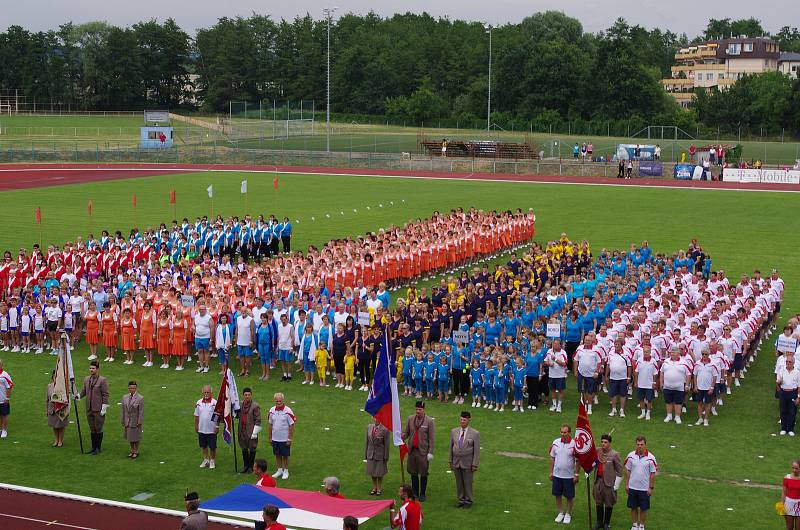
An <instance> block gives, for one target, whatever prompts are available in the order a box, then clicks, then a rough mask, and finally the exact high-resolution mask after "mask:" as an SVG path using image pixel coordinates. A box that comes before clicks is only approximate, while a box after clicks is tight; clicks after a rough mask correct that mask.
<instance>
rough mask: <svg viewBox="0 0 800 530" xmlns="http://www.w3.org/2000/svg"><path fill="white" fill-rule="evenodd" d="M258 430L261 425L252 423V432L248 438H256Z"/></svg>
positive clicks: (259, 430)
mask: <svg viewBox="0 0 800 530" xmlns="http://www.w3.org/2000/svg"><path fill="white" fill-rule="evenodd" d="M260 432H261V425H254V426H253V434H252V436H250V439H251V440H255V439H256V438H258V433H260Z"/></svg>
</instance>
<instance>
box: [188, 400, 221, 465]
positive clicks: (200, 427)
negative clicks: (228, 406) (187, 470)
mask: <svg viewBox="0 0 800 530" xmlns="http://www.w3.org/2000/svg"><path fill="white" fill-rule="evenodd" d="M212 396H213V394H212V390H211V385H205V386H204V387H203V397H202V398H200V399H199V400H197V403H195V405H194V431H195V432H196V433H197V439H198V442H199V444H200V451H201V452H202V454H203V461H202V462H200V467H207V468H209V469H214V468H215V467H217V464H216V462H215V460H216V458H217V432H219V424H218V423H216V422H215V421H213V420H212V417H213V416H214V409H215V408H216V406H217V400H216V399H214V398H213V397H212Z"/></svg>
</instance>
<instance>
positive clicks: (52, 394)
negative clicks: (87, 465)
mask: <svg viewBox="0 0 800 530" xmlns="http://www.w3.org/2000/svg"><path fill="white" fill-rule="evenodd" d="M74 386H75V372H74V371H73V368H72V351H71V348H70V342H69V337H68V336H67V334H66V333H63V332H62V334H61V347H60V348H59V355H58V359H56V369H55V370H54V371H53V378H52V382H51V383H50V384H49V385H47V424H48V425H49V426H50V427H51V428H52V429H53V434H54V437H55V440H54V442H53V447H62V446H63V445H64V430H65V429H66V427H67V425H68V424H69V413H70V409H71V407H70V395H72V396H74V395H75V394H76V392H75V390H74ZM75 422H76V425H77V427H78V441H79V444H80V448H81V453H83V437H82V436H81V419H80V415H79V414H76V415H75Z"/></svg>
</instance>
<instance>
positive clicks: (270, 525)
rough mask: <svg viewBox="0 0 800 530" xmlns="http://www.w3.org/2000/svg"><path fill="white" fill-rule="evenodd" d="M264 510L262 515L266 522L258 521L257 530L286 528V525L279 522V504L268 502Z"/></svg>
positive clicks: (282, 529)
mask: <svg viewBox="0 0 800 530" xmlns="http://www.w3.org/2000/svg"><path fill="white" fill-rule="evenodd" d="M262 512H263V513H262V514H261V517H262V518H263V519H264V522H263V523H261V522H259V523H256V530H259V529H262V530H286V527H285V526H283V525H282V524H281V523H279V522H278V516H279V515H280V513H281V511H280V510H279V509H278V507H277V506H275V505H272V504H267V505H266V506H264V509H263V510H262Z"/></svg>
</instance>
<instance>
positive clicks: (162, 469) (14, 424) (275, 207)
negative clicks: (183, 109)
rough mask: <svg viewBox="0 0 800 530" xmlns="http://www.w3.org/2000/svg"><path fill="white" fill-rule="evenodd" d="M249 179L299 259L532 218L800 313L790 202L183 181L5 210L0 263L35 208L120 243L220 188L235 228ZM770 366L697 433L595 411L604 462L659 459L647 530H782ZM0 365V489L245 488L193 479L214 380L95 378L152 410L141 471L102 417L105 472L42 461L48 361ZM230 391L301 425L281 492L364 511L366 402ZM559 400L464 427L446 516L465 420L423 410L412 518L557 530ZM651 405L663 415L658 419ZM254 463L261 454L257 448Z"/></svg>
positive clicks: (68, 458) (265, 389)
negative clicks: (605, 446)
mask: <svg viewBox="0 0 800 530" xmlns="http://www.w3.org/2000/svg"><path fill="white" fill-rule="evenodd" d="M245 176H246V177H247V178H248V185H249V189H250V191H251V194H250V197H249V207H248V208H247V210H248V211H249V212H250V213H254V214H257V213H265V214H269V213H272V212H274V213H276V214H277V215H287V216H289V217H290V218H291V219H293V220H294V219H299V220H300V223H299V224H296V225H295V234H296V235H295V238H294V244H295V245H296V246H297V247H298V248H302V247H305V246H306V245H308V244H310V243H316V244H319V243H322V242H324V241H325V240H327V239H329V238H331V237H339V236H343V235H346V234H358V233H362V232H364V231H366V230H374V229H377V228H378V227H380V226H386V225H388V224H390V223H402V222H404V221H406V220H409V219H411V218H415V217H418V216H425V215H428V214H430V213H431V212H432V211H433V210H435V209H438V210H447V209H449V208H452V207H457V206H464V207H469V206H476V207H479V208H487V209H488V208H497V209H500V208H515V207H523V208H527V207H532V208H534V209H535V211H536V214H537V221H538V222H537V239H539V240H546V239H549V238H554V237H557V236H558V235H559V234H560V233H561V232H562V231H566V232H567V233H568V234H569V235H570V236H571V237H572V238H578V239H584V238H585V239H588V240H589V241H590V242H591V244H592V248H593V250H594V251H595V252H597V251H599V250H600V249H601V248H603V247H606V248H627V246H628V245H629V244H630V243H632V242H635V243H639V242H641V241H642V240H643V239H647V240H649V241H650V244H651V246H652V247H654V248H655V249H656V250H660V251H669V252H672V251H674V250H677V249H678V248H685V246H686V244H687V243H688V241H689V240H690V239H691V238H697V239H699V241H700V242H701V244H702V245H703V247H704V248H705V249H706V251H707V252H708V253H709V254H710V255H711V256H712V257H713V259H714V266H715V268H719V267H724V268H725V270H726V271H727V273H728V276H729V277H730V278H732V279H734V280H735V279H736V278H738V275H739V274H741V273H749V272H752V270H753V269H754V268H760V269H761V270H768V269H769V268H770V267H777V268H778V269H779V270H780V273H781V276H782V277H783V278H784V280H785V281H786V284H787V291H786V300H785V303H784V309H783V315H782V317H783V318H784V319H785V318H786V317H787V316H788V315H791V314H793V313H794V312H796V311H798V307H799V305H798V302H800V295H798V289H797V284H798V282H799V281H800V271H798V269H797V266H796V264H797V263H798V262H799V261H798V260H800V250H798V248H797V246H796V245H794V244H792V239H791V238H792V237H793V236H794V234H796V233H798V230H800V220H798V217H797V216H796V215H795V213H794V209H795V208H794V205H795V204H796V201H797V197H796V196H795V195H794V194H790V193H745V192H722V191H704V190H669V189H650V188H623V187H596V186H593V187H589V186H554V185H535V184H517V183H504V182H462V181H434V180H432V181H421V180H410V179H409V180H403V179H377V178H368V177H334V176H325V175H322V176H319V175H317V176H308V175H280V177H279V178H280V188H279V191H278V193H277V194H276V193H275V192H274V191H273V190H272V178H271V177H272V176H271V175H266V174H261V175H259V174H249V175H245V174H236V173H213V172H211V173H195V174H185V175H170V176H164V177H152V178H141V179H133V180H122V181H115V182H109V183H101V184H86V185H70V186H61V187H54V188H47V189H38V190H22V191H13V192H5V193H2V194H0V199H2V201H3V204H4V211H3V214H4V218H5V219H11V220H14V219H16V220H19V222H18V223H16V224H15V225H14V229H13V230H4V231H2V232H0V249H5V248H11V249H14V248H16V247H18V246H20V245H24V246H30V244H31V243H32V242H33V241H35V240H38V239H39V237H40V234H39V228H38V227H37V226H36V225H35V224H34V222H33V209H34V208H35V207H36V206H41V207H42V212H43V225H42V235H43V242H44V243H48V242H59V243H60V242H63V241H65V240H67V239H70V238H73V237H74V236H76V235H77V234H82V235H84V236H85V234H86V233H87V232H89V231H95V232H99V230H100V228H101V227H102V228H111V229H121V230H123V231H125V230H126V229H128V228H129V227H130V226H132V225H140V226H147V225H151V224H155V223H158V222H162V221H169V220H171V219H172V217H173V213H172V209H171V207H170V206H169V204H168V193H169V190H170V189H173V188H175V189H176V190H177V197H178V204H177V214H178V217H184V216H186V217H189V218H193V217H194V216H196V215H200V214H206V213H210V209H211V204H210V201H209V200H208V198H207V196H206V192H205V189H206V187H207V186H208V185H209V184H213V185H214V191H215V199H214V213H222V214H224V215H228V214H241V213H243V211H244V210H245V208H244V204H243V201H242V197H241V195H240V194H239V183H240V182H241V180H242V178H244V177H245ZM134 191H135V192H136V193H137V196H138V204H139V208H138V210H136V211H135V212H134V211H133V210H132V208H131V206H130V195H131V193H133V192H134ZM88 199H92V200H93V202H94V211H95V216H94V218H93V219H92V220H91V221H89V220H88V219H87V216H86V201H87V200H88ZM389 200H392V201H394V205H391V204H390V203H389V202H388V201H389ZM404 200H405V202H403V201H404ZM379 204H383V207H382V208H381V207H379ZM367 206H370V209H369V210H367V209H366V207H367ZM353 209H356V210H357V213H353ZM340 212H343V214H342V213H340ZM326 214H329V215H330V218H328V217H327V216H326ZM312 216H313V217H314V218H315V220H314V221H312V220H311V217H312ZM86 354H87V353H86V351H85V349H84V348H83V347H81V348H79V350H78V351H77V353H76V371H77V372H78V373H81V372H83V371H84V370H85V361H84V359H85V355H86ZM772 356H773V353H772V349H771V348H770V347H766V348H765V349H764V351H763V352H762V353H761V355H760V356H759V358H758V360H757V362H756V364H755V367H754V369H753V370H751V371H750V373H749V374H748V377H747V378H746V379H745V381H744V382H743V387H742V388H740V389H738V391H737V392H735V393H734V395H733V396H731V398H732V399H729V400H728V401H727V403H726V405H725V406H724V407H722V409H721V415H720V416H719V417H718V418H714V419H713V421H712V424H711V426H710V427H708V428H697V427H689V426H688V425H687V423H690V422H685V423H684V425H682V426H677V425H675V424H669V425H665V424H663V423H662V422H661V421H659V420H660V418H659V415H656V418H655V421H652V422H648V423H645V422H642V421H637V420H636V419H635V415H630V414H629V417H628V418H626V419H622V420H621V419H619V418H614V419H610V418H608V417H607V416H606V415H605V413H604V411H606V410H607V398H601V405H600V406H598V407H596V411H597V413H596V414H595V415H594V416H592V417H591V420H592V426H593V430H594V431H595V433H596V435H599V433H601V432H607V431H609V430H611V429H614V439H615V446H616V448H617V449H618V450H619V451H620V452H621V453H623V455H624V454H625V453H627V452H628V451H630V450H631V449H632V448H633V442H634V438H635V437H636V436H637V435H639V434H643V435H645V436H647V438H648V440H649V447H650V450H651V451H652V452H653V453H654V454H655V455H656V457H657V458H658V461H659V464H660V467H661V474H660V476H659V478H658V479H657V481H656V491H655V496H654V501H653V502H654V504H653V509H652V514H651V517H650V519H649V524H648V528H650V529H674V528H722V527H728V526H738V527H741V528H748V529H750V528H753V529H757V528H775V527H778V525H782V524H783V523H782V522H781V521H779V520H778V517H777V516H776V515H775V514H774V510H773V508H772V505H773V504H774V503H775V502H776V501H777V500H778V499H779V491H778V490H776V489H774V486H775V485H776V484H779V483H780V479H781V477H782V476H783V475H784V474H785V473H787V472H788V468H789V461H790V459H792V458H795V457H796V456H797V442H796V441H795V440H794V439H789V438H781V437H775V436H773V433H775V432H776V427H777V422H776V420H777V405H776V403H775V401H774V400H773V398H772V375H771V372H772V365H773V361H772ZM3 358H4V360H5V361H6V368H7V369H8V371H9V372H10V373H11V375H12V376H13V377H14V378H15V383H16V387H15V394H14V400H13V405H12V407H13V415H12V421H11V431H10V433H11V434H10V437H9V438H7V439H5V440H3V441H2V444H0V447H2V449H0V454H2V456H3V461H4V466H3V481H5V482H11V483H17V484H23V485H27V486H33V487H44V488H50V489H57V490H63V491H68V492H72V493H79V494H84V495H90V496H97V497H104V498H112V499H118V500H125V501H127V500H129V499H130V497H132V496H134V495H136V494H137V493H140V492H151V493H153V494H154V496H153V497H152V498H151V499H149V500H148V501H147V503H149V504H153V505H158V506H164V507H171V508H180V507H181V495H182V494H183V493H184V492H185V490H186V488H192V489H195V488H196V489H197V490H199V491H200V492H201V494H202V495H203V496H204V497H205V498H209V497H211V496H214V495H217V494H219V493H222V492H224V491H226V490H228V489H230V488H232V487H233V486H235V485H237V484H239V483H241V482H243V481H245V480H247V481H249V480H250V479H249V478H248V479H243V478H241V477H239V476H237V475H234V474H233V470H232V462H231V460H232V456H231V453H230V452H229V450H226V449H222V450H221V451H220V456H219V457H218V460H219V462H220V466H219V468H218V469H216V470H215V471H209V470H200V469H198V467H197V466H198V464H199V451H198V450H197V449H196V441H195V437H194V433H193V432H192V417H191V414H192V409H193V403H194V401H195V400H196V399H198V397H199V392H200V387H201V385H202V384H203V383H212V384H214V385H215V390H216V385H217V384H218V377H217V376H216V375H214V374H205V375H198V374H195V373H194V372H193V371H191V372H183V373H176V372H174V371H170V372H167V373H165V371H161V370H158V369H145V368H141V367H139V366H138V365H137V366H133V367H124V366H122V365H121V364H119V363H115V364H114V365H107V366H104V367H103V373H104V374H105V375H106V376H107V377H108V378H109V381H110V384H111V394H112V397H113V398H114V399H112V403H117V402H118V401H119V400H120V398H121V396H122V394H123V393H124V391H125V387H126V384H127V382H128V380H129V379H137V380H139V383H140V391H141V392H142V393H143V395H144V396H145V398H146V402H147V412H146V418H145V434H144V436H145V437H144V442H143V445H142V456H141V458H139V460H138V461H129V460H128V459H126V458H125V454H127V444H126V443H125V442H124V441H123V440H122V434H121V429H120V428H118V427H117V426H118V421H119V411H118V409H116V408H113V407H112V409H111V411H110V413H109V417H108V421H107V423H106V426H107V427H106V433H107V434H106V440H107V441H106V442H105V444H104V452H103V454H102V455H101V456H100V457H98V458H91V457H84V456H80V455H79V454H78V452H77V448H76V445H77V440H76V438H75V430H74V427H71V428H70V429H69V432H68V433H67V438H66V442H67V446H66V447H65V448H63V449H61V450H56V449H52V448H50V447H49V444H50V441H51V440H50V433H49V429H48V428H47V426H46V420H45V416H44V392H45V386H46V383H47V382H48V380H49V371H50V370H51V369H52V367H53V365H54V362H53V360H52V358H50V357H47V356H41V355H40V356H33V355H21V354H11V353H6V354H5V355H4V357H3ZM140 362H141V361H140ZM250 379H253V378H250ZM237 383H238V385H239V387H240V388H242V387H244V386H246V385H248V384H249V385H252V386H253V387H254V390H255V397H256V401H258V402H260V403H261V405H262V407H267V406H269V404H270V396H271V395H272V393H273V392H275V391H277V390H281V391H284V392H285V393H286V395H287V400H288V401H289V402H290V403H291V406H292V407H293V408H294V410H295V412H296V414H297V416H298V418H299V423H298V426H297V433H296V436H295V440H296V441H295V451H294V453H293V457H292V476H291V478H290V480H289V481H288V482H287V483H286V486H287V487H294V488H301V489H319V484H320V480H321V479H322V478H323V477H324V476H327V475H331V474H333V475H337V476H339V477H340V478H341V479H342V482H343V493H344V494H345V496H347V497H350V498H368V496H367V495H366V493H367V492H368V491H369V489H370V485H369V479H368V477H366V476H365V475H364V471H363V464H362V458H363V456H362V452H363V439H364V432H365V428H366V425H367V424H368V423H369V422H370V420H371V418H369V416H368V415H367V414H366V413H364V412H361V410H360V409H362V408H363V405H364V399H365V394H364V393H359V392H337V391H336V390H334V389H320V388H318V387H316V386H315V387H311V388H309V387H306V386H301V385H300V384H299V383H297V382H294V383H290V384H283V383H280V382H274V381H270V382H268V383H260V382H257V381H253V380H251V381H247V380H245V381H242V380H241V379H240V380H238V381H237ZM567 396H568V399H567V405H566V406H565V410H564V414H563V415H555V414H552V413H549V412H546V411H543V410H540V411H536V412H533V413H526V414H516V413H511V412H505V413H503V414H499V413H496V412H488V411H484V410H480V411H476V412H474V414H473V426H475V427H476V428H477V429H479V430H480V431H481V435H482V436H481V438H482V443H483V446H482V457H481V469H480V471H479V472H478V475H477V477H476V505H475V507H474V508H473V509H472V510H471V511H469V512H466V511H462V510H456V509H454V504H455V493H454V491H455V490H454V484H453V478H452V476H451V475H449V474H448V473H447V470H446V447H445V446H444V445H443V441H444V440H446V439H447V433H448V430H449V429H450V428H451V427H454V426H456V425H457V416H458V413H459V412H460V410H461V407H458V406H454V405H452V404H446V405H445V404H439V403H432V404H431V405H430V407H429V414H430V415H431V416H433V417H435V418H436V422H437V436H438V441H439V442H438V443H437V449H436V451H435V454H436V457H435V459H434V461H433V463H432V468H431V474H432V475H431V479H430V485H429V492H428V493H429V494H428V498H429V500H428V502H426V503H425V506H424V509H425V528H435V529H449V528H459V527H460V528H478V527H484V528H485V527H490V528H509V529H529V528H557V527H558V525H556V524H554V523H552V519H553V517H554V516H555V509H554V506H553V502H552V498H551V497H550V495H549V482H548V480H547V466H548V463H547V459H546V454H547V449H548V447H549V444H550V442H551V441H552V440H553V439H554V438H555V437H557V435H558V428H559V425H560V424H561V423H562V422H567V423H570V424H574V421H575V416H576V403H575V400H574V398H575V393H574V385H573V382H572V381H570V388H569V389H568V392H567ZM657 405H658V407H659V408H660V407H661V402H660V401H659V402H658V403H657ZM402 406H403V410H402V414H403V415H404V416H405V415H407V414H411V413H412V406H413V403H412V402H411V401H408V400H406V401H404V402H403V405H402ZM631 410H632V409H630V408H629V411H631ZM687 418H688V419H691V420H694V418H695V413H694V411H692V410H690V411H689V414H688V415H687ZM501 453H503V454H501ZM508 453H515V454H516V456H507V454H508ZM259 454H260V455H265V454H267V450H266V449H265V445H264V442H263V440H262V446H261V448H260V452H259ZM392 457H393V458H392V460H391V461H390V473H389V475H388V476H387V479H386V487H385V491H386V492H387V493H393V491H394V489H395V488H394V487H393V485H395V484H397V482H398V480H399V471H398V464H397V459H396V458H395V455H394V454H393V455H392ZM270 465H272V462H270ZM98 477H100V478H98ZM582 480H583V479H582ZM584 488H585V485H584V484H583V482H581V484H579V489H578V496H577V498H576V501H577V502H576V509H575V515H574V519H575V520H574V521H573V526H575V527H576V528H577V527H580V526H581V525H585V520H586V519H585V518H586V509H587V508H586V490H585V489H584ZM623 500H624V499H623ZM625 512H626V510H625V509H624V507H623V506H622V505H621V504H620V505H618V508H617V509H616V510H615V514H614V523H615V527H616V528H626V526H625V524H626V523H627V522H628V521H629V519H628V518H627V517H628V516H627V514H626V513H625ZM384 526H386V520H385V518H384V517H381V518H379V520H377V521H374V522H372V523H370V524H368V525H366V528H371V529H376V528H383V527H384Z"/></svg>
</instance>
